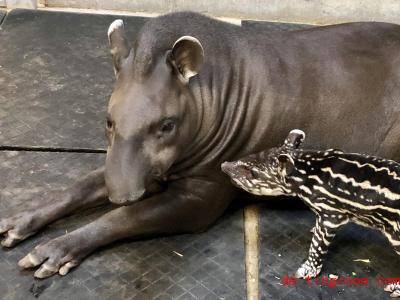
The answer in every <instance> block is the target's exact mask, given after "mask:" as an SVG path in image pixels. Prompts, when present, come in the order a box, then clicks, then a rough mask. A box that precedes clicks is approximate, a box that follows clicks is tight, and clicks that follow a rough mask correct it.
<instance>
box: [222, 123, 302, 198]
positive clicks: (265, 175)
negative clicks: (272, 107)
mask: <svg viewBox="0 0 400 300" xmlns="http://www.w3.org/2000/svg"><path fill="white" fill-rule="evenodd" d="M304 138H305V134H304V132H303V131H301V130H299V129H294V130H292V131H290V133H289V134H288V136H287V137H286V139H285V141H284V144H283V145H282V146H280V147H275V148H271V149H268V150H265V151H263V152H260V153H256V154H251V155H249V156H246V157H243V158H241V159H239V160H237V161H233V162H224V163H223V164H222V165H221V168H222V171H224V172H225V173H226V174H228V175H229V176H230V178H231V180H232V182H233V184H234V185H236V186H237V187H239V188H241V189H243V190H245V191H247V192H249V193H252V194H255V195H263V196H276V195H284V194H290V188H289V187H288V186H287V182H286V176H290V175H291V174H292V172H293V170H294V168H295V163H294V156H295V152H296V150H297V149H299V147H300V146H301V145H302V143H303V141H304Z"/></svg>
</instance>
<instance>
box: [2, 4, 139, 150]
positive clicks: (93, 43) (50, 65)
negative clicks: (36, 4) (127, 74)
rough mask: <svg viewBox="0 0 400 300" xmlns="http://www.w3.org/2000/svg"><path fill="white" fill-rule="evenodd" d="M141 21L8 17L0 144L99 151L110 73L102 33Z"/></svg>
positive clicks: (32, 14)
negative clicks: (111, 26) (115, 24)
mask: <svg viewBox="0 0 400 300" xmlns="http://www.w3.org/2000/svg"><path fill="white" fill-rule="evenodd" d="M117 18H122V19H124V21H125V23H126V26H125V27H126V30H127V36H128V37H129V38H130V39H131V41H132V40H133V39H134V38H135V35H136V33H137V32H138V30H139V29H140V27H141V26H142V25H143V24H144V22H145V21H146V20H147V19H146V18H140V17H121V16H110V15H91V14H73V13H63V12H44V11H31V10H20V9H17V10H13V11H11V12H10V13H8V15H7V17H6V19H5V21H4V23H3V24H2V30H1V31H0V41H1V43H0V66H1V67H0V86H1V91H0V145H1V144H12V145H24V146H31V145H41V146H49V147H88V148H89V147H92V148H101V147H105V138H104V126H105V125H104V124H105V110H106V105H107V102H108V98H109V96H110V94H111V90H112V84H113V80H114V71H113V68H112V64H111V56H110V54H109V53H110V51H109V47H108V39H107V29H108V26H109V24H110V23H111V22H112V21H113V20H114V19H117Z"/></svg>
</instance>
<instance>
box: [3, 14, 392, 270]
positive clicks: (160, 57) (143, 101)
mask: <svg viewBox="0 0 400 300" xmlns="http://www.w3.org/2000/svg"><path fill="white" fill-rule="evenodd" d="M109 40H110V45H111V53H112V57H113V63H114V70H115V74H116V82H115V86H114V91H113V94H112V96H111V99H110V104H109V107H108V118H107V122H106V123H107V124H106V127H107V137H108V141H109V146H108V151H107V159H106V164H105V168H101V169H99V170H96V171H94V172H93V173H91V174H89V175H88V176H87V177H85V178H83V179H82V180H80V181H78V182H77V183H76V184H75V185H74V186H73V187H71V188H70V189H67V190H66V191H63V192H60V193H58V194H57V195H56V196H55V198H54V200H53V201H50V202H49V203H50V204H46V205H38V206H37V208H35V209H32V210H29V211H22V212H21V213H19V214H17V215H14V216H10V217H9V218H6V219H3V220H1V221H0V232H1V233H3V234H4V235H5V239H4V240H3V242H2V244H3V246H13V245H15V244H16V243H17V242H19V241H20V240H23V239H25V238H26V237H28V236H30V235H32V234H34V233H35V232H36V231H37V230H39V229H40V228H41V227H43V226H44V225H46V224H48V223H50V222H52V221H54V220H56V219H58V218H61V217H62V216H64V215H66V214H68V213H70V212H72V211H74V210H76V209H81V208H83V207H87V206H92V205H96V204H98V203H100V202H105V201H108V200H107V199H110V201H111V202H114V203H117V204H121V205H123V206H121V207H119V208H116V209H114V210H111V211H110V212H108V213H107V214H105V215H104V216H102V217H100V218H99V219H98V220H95V221H94V222H92V223H89V224H87V225H86V226H84V227H82V228H79V229H77V230H75V231H72V232H69V233H67V234H65V235H63V236H60V237H58V238H56V239H54V240H51V241H49V242H47V243H43V244H40V245H38V246H37V247H36V248H35V249H34V250H33V251H32V252H30V253H29V254H28V255H27V256H26V257H24V258H23V259H22V260H21V261H20V262H19V265H20V266H21V267H23V268H29V267H34V266H40V268H39V269H38V270H37V271H36V273H35V276H36V277H47V276H50V275H52V274H54V273H57V272H58V273H60V274H66V273H67V272H68V271H69V270H70V269H71V268H72V267H74V266H76V265H78V264H79V263H80V262H81V261H82V259H83V258H84V257H85V256H87V255H88V254H89V253H90V252H92V251H93V250H95V249H96V248H98V247H100V246H102V245H105V244H108V243H111V242H113V241H115V240H118V239H123V238H128V237H133V238H138V237H143V236H150V235H162V234H176V233H184V232H195V231H198V230H203V229H204V228H206V227H207V226H209V225H210V224H212V223H213V222H214V221H215V220H216V218H218V217H219V216H220V215H221V214H222V213H223V211H224V210H225V208H226V207H227V206H228V205H229V203H230V202H231V200H232V199H233V198H234V196H235V193H236V189H235V188H234V187H233V185H231V183H230V182H229V180H228V178H226V176H224V174H223V173H222V172H221V171H220V167H219V166H220V164H221V163H222V162H223V161H227V160H235V159H238V158H240V157H243V156H245V155H247V154H250V153H255V152H259V151H261V150H262V149H266V148H269V147H272V146H273V145H276V144H278V143H279V142H280V141H281V140H282V139H283V138H284V137H285V135H286V133H287V132H288V131H289V130H290V129H291V128H302V129H303V130H305V131H306V132H308V133H309V136H310V139H309V140H308V141H307V142H308V144H309V145H312V147H316V148H324V147H328V146H329V147H336V148H341V149H344V150H346V151H352V152H363V153H370V154H376V155H380V156H384V157H387V158H390V159H400V139H399V136H400V120H399V103H400V100H399V99H400V86H399V75H400V26H398V25H394V24H385V23H351V24H342V25H334V26H326V27H318V28H313V29H307V30H302V31H294V32H276V33H265V32H259V31H255V30H251V29H245V28H242V27H239V26H235V25H231V24H227V23H224V22H220V21H217V20H214V19H211V18H208V17H205V16H203V15H200V14H196V13H189V12H183V13H174V14H169V15H165V16H161V17H158V18H154V19H152V20H150V21H149V22H148V23H146V24H145V25H144V26H143V28H142V29H141V31H140V33H139V35H138V38H137V40H136V41H135V42H134V44H133V46H132V47H129V46H128V42H127V39H126V38H125V36H124V34H123V24H122V22H121V21H116V22H114V23H113V24H112V25H111V26H110V28H109ZM328 133H329V134H328ZM139 200H140V201H139Z"/></svg>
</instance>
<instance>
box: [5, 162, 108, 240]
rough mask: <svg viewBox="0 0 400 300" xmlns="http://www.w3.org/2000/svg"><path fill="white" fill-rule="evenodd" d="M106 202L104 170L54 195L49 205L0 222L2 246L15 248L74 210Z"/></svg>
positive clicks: (37, 207)
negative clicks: (2, 236)
mask: <svg viewBox="0 0 400 300" xmlns="http://www.w3.org/2000/svg"><path fill="white" fill-rule="evenodd" d="M106 202H107V189H106V185H105V181H104V167H102V168H99V169H97V170H95V171H93V172H91V173H90V174H88V175H87V176H86V177H84V178H82V179H81V180H79V181H78V182H76V183H75V184H74V185H73V186H72V187H71V188H69V189H67V190H65V191H61V192H54V193H52V196H51V198H50V199H49V200H48V201H45V202H41V203H38V204H37V205H36V206H34V207H33V208H31V209H27V210H23V211H21V212H19V213H17V214H16V215H14V216H11V217H8V218H5V219H2V220H0V235H1V234H3V235H4V236H5V239H4V240H3V241H2V242H1V244H2V246H4V247H12V246H14V245H16V244H17V243H19V242H20V241H22V240H24V239H26V238H27V237H29V236H31V235H33V234H35V233H36V232H37V231H38V230H39V229H40V228H42V227H43V226H45V225H47V224H49V223H51V222H53V221H55V220H57V219H60V218H61V217H63V216H65V215H68V214H70V213H71V212H73V211H74V210H77V209H80V208H86V207H90V206H97V205H100V204H103V203H106Z"/></svg>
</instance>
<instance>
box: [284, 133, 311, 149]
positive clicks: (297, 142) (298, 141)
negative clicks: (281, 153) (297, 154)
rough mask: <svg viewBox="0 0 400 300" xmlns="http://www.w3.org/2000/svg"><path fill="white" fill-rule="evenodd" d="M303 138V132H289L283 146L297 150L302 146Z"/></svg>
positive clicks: (304, 135)
mask: <svg viewBox="0 0 400 300" xmlns="http://www.w3.org/2000/svg"><path fill="white" fill-rule="evenodd" d="M305 137H306V134H305V133H304V131H302V130H300V129H293V130H292V131H290V132H289V134H288V136H287V138H286V139H285V143H284V146H286V147H289V148H295V149H297V148H299V147H300V146H301V145H302V144H303V141H304V138H305Z"/></svg>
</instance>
